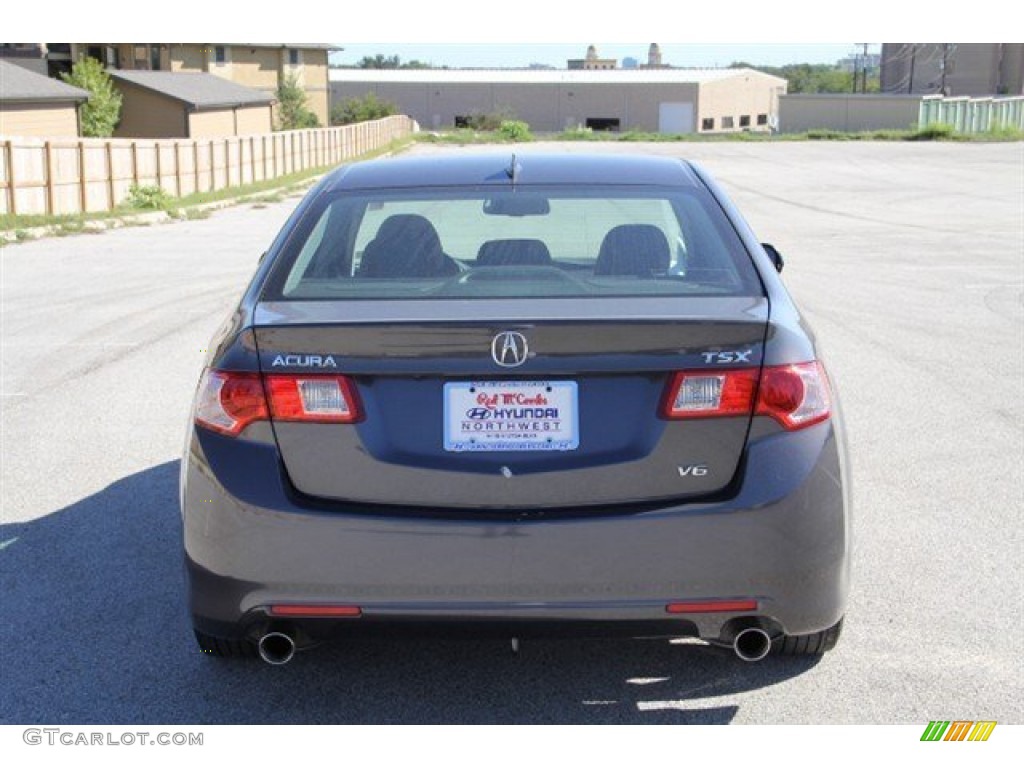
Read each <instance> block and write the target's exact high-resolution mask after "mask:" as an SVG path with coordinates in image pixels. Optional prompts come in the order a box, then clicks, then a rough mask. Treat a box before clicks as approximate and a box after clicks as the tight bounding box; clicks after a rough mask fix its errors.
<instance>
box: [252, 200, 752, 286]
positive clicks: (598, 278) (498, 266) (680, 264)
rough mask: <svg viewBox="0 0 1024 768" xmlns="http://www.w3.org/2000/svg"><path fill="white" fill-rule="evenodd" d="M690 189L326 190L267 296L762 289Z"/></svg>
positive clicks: (717, 215) (724, 229)
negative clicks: (338, 192) (336, 191)
mask: <svg viewBox="0 0 1024 768" xmlns="http://www.w3.org/2000/svg"><path fill="white" fill-rule="evenodd" d="M760 294H761V288H760V282H759V281H758V279H757V275H756V273H755V271H754V268H753V266H752V264H751V263H750V259H749V256H748V255H747V253H746V251H745V250H744V248H743V246H742V243H741V242H740V240H739V238H738V236H737V235H736V233H735V231H734V230H733V229H732V228H731V226H730V225H729V222H728V221H727V220H726V218H725V216H724V214H723V213H722V211H721V210H720V209H719V208H718V207H717V205H716V204H715V202H714V201H713V200H712V199H711V198H710V196H708V195H707V194H706V193H703V192H702V191H701V190H698V189H667V188H660V187H659V188H647V187H610V188H594V187H590V188H586V189H581V188H578V187H573V188H561V187H518V188H514V189H513V188H511V187H508V188H494V187H482V188H473V189H462V188H444V189H415V190H408V189H402V190H383V191H376V190H374V191H372V192H345V193H340V194H337V195H334V196H330V195H325V196H323V198H321V200H320V201H318V203H317V204H315V205H313V206H311V207H310V210H309V211H308V212H307V214H306V215H305V216H304V217H303V219H302V220H301V221H300V222H299V224H298V225H297V227H296V230H295V232H294V233H293V235H292V237H290V238H289V240H288V245H287V247H286V248H285V251H284V252H283V253H282V254H281V257H280V258H279V260H278V265H277V267H276V268H275V270H274V272H273V274H272V276H271V280H270V282H269V283H268V286H267V289H266V291H265V293H264V296H263V298H264V300H304V299H305V300H324V299H367V300H371V299H426V298H438V299H445V298H451V299H473V298H481V299H486V298H499V297H500V298H511V297H532V298H543V297H552V298H565V297H591V296H598V297H600V296H620V297H621V296H665V295H731V296H737V295H760Z"/></svg>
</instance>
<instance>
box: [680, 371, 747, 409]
mask: <svg viewBox="0 0 1024 768" xmlns="http://www.w3.org/2000/svg"><path fill="white" fill-rule="evenodd" d="M756 390H757V368H743V369H740V370H735V371H707V370H703V371H680V372H679V373H677V374H676V375H675V376H673V377H672V382H671V383H670V384H669V388H668V390H667V397H666V398H665V402H664V405H663V406H662V415H664V416H665V418H667V419H703V418H708V417H710V416H744V415H746V416H749V415H750V411H751V408H752V407H753V405H754V392H755V391H756Z"/></svg>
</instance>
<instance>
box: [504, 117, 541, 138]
mask: <svg viewBox="0 0 1024 768" xmlns="http://www.w3.org/2000/svg"><path fill="white" fill-rule="evenodd" d="M498 136H500V137H501V138H502V139H505V140H506V141H533V134H532V133H530V126H529V124H528V123H525V122H523V121H522V120H503V121H502V122H501V124H500V125H499V126H498Z"/></svg>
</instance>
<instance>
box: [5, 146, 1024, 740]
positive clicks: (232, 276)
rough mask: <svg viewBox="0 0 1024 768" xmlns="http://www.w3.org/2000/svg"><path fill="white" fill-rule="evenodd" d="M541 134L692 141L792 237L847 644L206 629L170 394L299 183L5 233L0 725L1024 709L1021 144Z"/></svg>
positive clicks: (664, 719) (658, 719) (684, 719)
mask: <svg viewBox="0 0 1024 768" xmlns="http://www.w3.org/2000/svg"><path fill="white" fill-rule="evenodd" d="M552 150H562V151H573V152H580V151H603V152H612V151H614V152H618V151H630V152H648V153H658V154H669V155H681V156H687V157H691V158H693V159H695V160H698V161H699V162H702V163H703V164H704V165H705V166H706V167H707V168H708V169H709V170H710V171H711V172H712V174H713V175H715V176H716V177H717V178H718V179H719V180H720V181H721V182H723V185H724V186H725V188H726V190H727V191H728V192H729V193H730V194H731V195H732V196H733V197H734V199H735V201H736V202H737V203H738V205H739V207H740V209H741V210H742V211H744V212H745V214H746V215H747V217H748V219H749V220H750V222H751V224H752V225H753V227H754V229H755V231H756V232H758V234H759V235H760V237H761V238H762V239H763V240H765V241H768V242H772V243H773V244H775V245H776V246H777V247H778V248H779V250H780V251H782V253H783V254H784V256H785V257H786V260H787V265H786V269H785V272H784V277H785V280H786V282H787V284H788V286H789V287H790V290H791V291H792V292H793V293H794V295H795V296H796V298H797V300H798V302H799V303H800V305H801V306H802V308H803V309H804V310H805V311H806V314H807V316H808V318H809V319H810V321H811V323H812V324H813V325H814V327H815V329H816V330H817V332H818V334H819V337H820V338H821V339H822V341H823V344H824V348H825V351H826V354H827V362H828V364H829V366H830V369H831V371H832V373H833V376H834V378H835V379H836V381H837V382H838V385H839V387H840V389H841V391H842V396H843V405H844V408H845V416H846V421H847V425H848V430H849V441H850V450H851V456H852V462H853V477H854V501H855V509H854V515H855V523H854V524H855V554H854V588H853V594H852V597H851V602H850V606H849V612H848V614H847V623H846V627H845V633H844V637H843V639H842V641H841V642H840V645H839V647H838V649H837V650H836V651H835V652H834V653H832V654H829V655H827V656H826V657H824V658H823V659H822V660H820V661H818V662H813V661H807V660H792V659H788V660H785V659H782V660H780V659H769V660H767V661H765V662H762V663H760V664H753V665H749V664H743V663H742V662H740V661H738V660H736V659H735V658H734V657H733V656H732V655H731V654H729V653H725V652H722V651H718V650H714V649H711V648H707V647H704V646H701V645H698V644H692V643H685V644H670V643H667V642H640V641H625V640H595V641H592V642H582V643H581V642H578V641H554V640H552V641H540V640H538V641H532V642H524V643H523V645H522V648H521V651H520V653H519V654H518V655H513V654H512V653H511V652H510V648H509V645H508V644H507V643H505V642H501V641H496V640H430V641H424V642H417V643H407V642H406V643H403V642H399V641H387V642H378V643H374V644H371V643H368V642H362V643H358V644H339V645H336V646H333V647H328V648H320V649H316V650H314V651H311V652H309V653H305V654H300V656H299V657H298V658H297V660H296V661H295V662H293V663H292V664H290V665H288V666H286V667H283V668H272V667H269V666H267V665H264V664H262V663H260V662H236V661H232V662H219V661H217V660H214V659H211V658H208V657H204V656H203V655H201V654H200V653H199V651H198V649H197V648H196V646H195V643H194V641H193V639H192V636H191V631H190V627H189V625H188V619H187V615H186V609H185V606H184V603H183V594H184V593H183V587H184V584H183V573H182V568H181V558H180V543H179V537H180V528H181V525H180V519H179V514H178V509H177V490H178V488H177V472H178V459H179V455H180V451H181V448H182V446H183V441H184V429H185V423H186V419H187V415H188V406H189V402H190V399H191V396H192V391H193V388H194V384H195V381H196V378H197V376H198V373H199V366H200V364H201V360H202V357H203V350H204V347H205V345H206V342H207V340H208V338H209V337H210V335H211V334H212V332H213V331H214V329H215V328H216V327H217V326H218V324H219V323H220V322H221V320H222V318H223V317H224V315H225V313H226V312H227V311H228V309H229V307H230V305H231V303H232V302H233V301H234V300H235V298H236V297H237V296H238V295H239V293H240V292H241V290H242V289H243V287H244V285H245V282H246V280H247V279H248V277H249V275H250V274H251V272H252V271H253V269H254V268H255V266H256V261H257V259H258V257H259V255H260V253H261V252H262V251H263V250H264V249H265V247H266V246H267V245H268V244H269V242H270V240H271V239H272V237H273V235H274V234H275V232H276V230H277V228H278V227H279V226H280V225H281V224H282V223H283V221H284V219H285V217H286V216H287V215H288V213H289V211H290V210H291V208H292V207H293V206H294V205H295V203H296V199H294V198H292V199H288V200H285V201H284V202H282V203H277V204H272V205H269V206H267V207H254V206H252V205H246V206H240V207H236V208H232V209H229V210H226V211H222V212H219V213H215V214H214V215H213V216H212V217H211V218H209V219H207V220H200V221H187V222H181V223H176V224H171V225H163V226H153V227H144V228H132V229H123V230H117V231H112V232H108V233H105V234H101V235H79V236H75V237H68V238H53V239H48V240H43V241H38V242H30V243H24V244H19V245H14V246H9V247H5V248H3V250H2V253H0V290H2V295H0V300H2V305H0V320H2V330H0V340H2V373H0V394H2V407H3V412H2V422H0V428H2V433H0V448H2V469H0V479H2V491H0V493H2V496H0V502H2V518H0V589H2V595H3V600H2V604H0V612H2V616H3V620H2V622H0V654H2V659H0V663H2V668H3V685H2V686H0V721H2V722H4V723H35V722H46V723H97V722H99V723H102V722H112V723H434V722H451V723H471V722H472V723H728V722H736V723H906V724H914V723H920V724H921V725H922V727H923V725H924V724H925V723H926V722H927V721H929V720H933V719H966V720H997V721H999V722H1000V723H1007V722H1009V723H1021V722H1024V717H1022V715H1024V690H1022V688H1024V686H1022V666H1021V663H1020V657H1021V636H1022V629H1024V625H1022V615H1021V611H1022V605H1024V599H1022V598H1024V594H1022V592H1024V590H1022V587H1024V583H1022V577H1021V556H1022V553H1024V548H1022V541H1021V539H1022V535H1021V534H1022V524H1021V509H1022V508H1024V482H1022V466H1024V352H1022V350H1024V338H1022V335H1024V307H1022V288H1024V285H1022V281H1024V221H1022V210H1024V147H1022V145H1021V144H1019V143H1017V144H947V143H941V144H938V143H937V144H911V143H867V144H853V143H820V144H819V143H773V144H765V143H756V144H755V143H751V144H744V143H721V144H719V143H715V144H710V143H709V144H681V145H677V144H647V145H642V144H628V145H622V144H619V145H611V144H579V145H566V144H558V145H542V144H535V145H530V146H529V147H524V148H522V151H523V152H527V151H529V152H534V151H552ZM413 151H414V152H416V153H431V152H440V151H444V152H451V151H482V150H481V148H472V149H467V150H458V149H451V148H445V149H442V148H438V147H433V146H426V145H419V146H417V147H416V148H415V149H414V150H413ZM498 151H501V152H505V151H509V148H508V147H505V148H498Z"/></svg>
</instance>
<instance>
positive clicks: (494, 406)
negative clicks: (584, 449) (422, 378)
mask: <svg viewBox="0 0 1024 768" xmlns="http://www.w3.org/2000/svg"><path fill="white" fill-rule="evenodd" d="M579 444H580V436H579V417H578V413H577V397H576V382H575V381H457V382H448V383H447V384H445V385H444V449H445V450H446V451H572V450H575V449H576V448H578V447H579Z"/></svg>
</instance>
